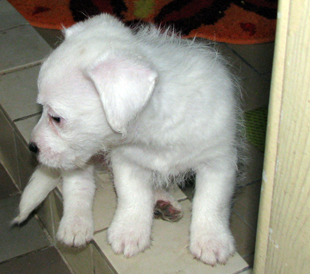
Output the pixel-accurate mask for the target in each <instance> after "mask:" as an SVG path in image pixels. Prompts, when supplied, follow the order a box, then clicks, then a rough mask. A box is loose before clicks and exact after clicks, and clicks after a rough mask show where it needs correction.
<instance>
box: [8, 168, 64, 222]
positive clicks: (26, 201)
mask: <svg viewBox="0 0 310 274" xmlns="http://www.w3.org/2000/svg"><path fill="white" fill-rule="evenodd" d="M59 177H60V174H59V172H57V171H56V170H53V169H50V168H48V167H45V166H42V165H40V166H38V167H37V169H36V170H35V171H34V173H33V174H32V176H31V178H30V180H29V183H28V185H27V186H26V188H25V190H24V192H23V194H22V197H21V201H20V204H19V215H18V216H17V217H16V218H15V219H14V220H13V221H12V224H13V225H14V224H20V223H22V222H23V221H25V220H26V219H27V217H28V216H29V214H30V213H31V212H32V211H33V210H34V209H35V208H36V207H37V206H38V205H39V204H41V203H42V201H43V200H44V199H45V198H46V197H47V195H48V194H49V193H50V192H51V191H52V190H53V189H54V188H55V187H56V186H57V183H58V182H59Z"/></svg>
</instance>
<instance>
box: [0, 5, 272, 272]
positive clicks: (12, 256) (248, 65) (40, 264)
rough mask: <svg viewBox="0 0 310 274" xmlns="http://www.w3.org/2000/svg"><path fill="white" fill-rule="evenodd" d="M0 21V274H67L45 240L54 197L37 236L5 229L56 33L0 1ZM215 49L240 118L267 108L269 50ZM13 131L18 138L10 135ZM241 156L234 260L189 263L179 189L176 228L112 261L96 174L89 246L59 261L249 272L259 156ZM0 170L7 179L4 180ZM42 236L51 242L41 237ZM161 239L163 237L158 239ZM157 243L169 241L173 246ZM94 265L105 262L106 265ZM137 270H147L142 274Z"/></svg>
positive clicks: (164, 226) (158, 224)
mask: <svg viewBox="0 0 310 274" xmlns="http://www.w3.org/2000/svg"><path fill="white" fill-rule="evenodd" d="M0 18H1V20H0V52H1V54H0V104H1V106H2V107H3V108H4V110H5V112H6V113H7V115H8V117H9V118H4V120H3V121H9V120H11V122H12V126H11V125H8V124H7V123H4V122H2V120H0V129H1V135H0V136H1V138H0V148H1V151H0V162H1V163H3V165H4V166H5V167H6V169H4V168H3V166H2V165H0V211H1V212H0V231H1V233H0V273H70V270H69V268H68V267H67V265H66V263H65V262H64V261H63V259H62V257H61V256H60V255H59V250H60V251H61V252H64V253H66V251H65V250H64V249H63V247H61V246H59V245H58V244H55V242H54V240H53V236H54V234H55V229H56V228H57V222H58V221H59V218H60V216H61V206H60V205H59V203H60V202H59V203H58V204H57V203H56V205H55V200H57V201H58V200H59V196H57V195H54V196H51V197H50V199H49V201H47V202H46V204H49V205H48V206H47V207H46V208H45V207H44V206H43V207H42V208H41V209H40V210H39V211H38V214H39V216H40V218H41V221H42V223H43V224H44V225H45V228H44V229H43V228H42V227H41V224H42V223H41V222H39V221H38V220H37V218H36V217H33V218H31V219H30V220H29V221H28V222H27V223H26V224H25V225H23V226H22V227H20V228H14V229H11V228H10V227H9V222H10V220H12V218H13V216H15V214H16V210H17V206H18V200H19V197H20V191H19V189H17V187H15V186H14V184H13V180H14V182H15V183H16V185H17V186H18V187H19V188H20V189H22V188H23V187H24V185H25V183H26V179H25V178H26V177H27V176H28V173H29V172H28V173H27V174H24V170H26V169H27V168H28V167H26V163H28V162H29V161H32V159H31V156H29V155H28V154H27V153H26V152H24V150H23V149H21V147H23V146H24V144H25V141H26V142H27V141H28V140H29V136H30V132H31V130H32V128H33V126H34V125H35V123H36V122H37V120H38V118H39V115H40V108H39V107H38V106H37V105H36V104H35V98H36V93H37V88H36V78H37V73H38V70H39V66H40V63H41V61H42V59H43V58H44V56H46V55H47V54H48V53H49V52H50V51H51V47H50V46H52V47H55V46H56V45H57V44H58V43H59V41H60V39H61V33H60V32H59V31H56V30H44V29H36V31H37V32H36V31H35V29H34V28H32V27H31V26H30V25H29V24H28V23H27V22H26V21H25V20H24V19H23V18H22V17H21V16H20V15H19V14H18V13H17V12H16V11H15V10H14V9H13V8H12V7H11V6H10V5H9V4H8V3H7V2H6V0H0ZM38 33H39V34H40V36H39V35H38ZM41 37H43V39H42V38H41ZM218 47H219V50H220V51H221V52H222V53H223V54H224V55H225V56H226V57H227V58H228V59H229V60H230V61H231V63H232V64H233V67H234V69H233V70H234V71H235V73H237V74H238V75H239V77H240V79H241V84H242V87H243V94H244V96H243V97H244V109H245V110H246V111H248V110H252V109H256V108H258V107H261V106H267V104H268V97H269V86H270V78H271V66H272V58H273V47H274V45H273V43H268V44H259V45H230V44H223V43H222V44H219V45H218ZM0 110H1V109H0ZM1 119H2V118H1ZM17 130H18V131H19V132H20V133H21V136H22V137H20V135H19V134H15V133H14V132H15V131H17ZM22 139H24V140H22ZM12 140H14V141H13V142H12ZM12 151H15V153H16V156H15V158H14V157H10V155H11V154H12V155H13V152H12ZM21 151H22V152H21ZM248 154H249V155H248V158H249V161H248V162H249V163H248V168H247V173H246V176H245V179H244V180H243V181H242V183H240V186H239V188H238V190H237V193H236V195H235V202H234V207H233V212H232V220H231V226H232V231H233V234H234V236H235V238H236V241H237V248H238V254H239V255H240V256H239V255H236V256H235V257H234V258H233V259H232V260H231V261H230V262H229V263H228V264H227V266H224V267H217V268H207V267H206V266H204V265H203V264H201V263H199V262H196V261H194V260H192V258H191V256H190V255H189V254H188V252H187V249H186V246H187V244H188V243H187V237H186V236H187V232H188V223H189V219H190V214H189V213H190V200H191V196H192V192H193V188H192V187H191V186H188V187H187V188H186V189H184V192H185V194H186V195H187V196H185V195H184V194H183V193H182V192H181V191H179V190H178V191H176V193H175V194H174V195H175V196H176V197H177V198H178V199H179V200H180V201H182V202H181V203H182V205H183V207H184V209H185V216H184V218H183V219H182V220H181V221H180V222H179V223H176V224H171V223H166V222H163V221H160V220H156V221H155V224H154V229H153V230H154V231H153V239H154V240H153V245H152V248H151V249H150V250H147V251H146V252H144V253H143V254H141V255H139V256H137V257H135V258H132V259H130V260H126V259H124V258H123V257H122V256H116V255H114V254H113V253H112V252H111V248H110V246H109V245H107V243H106V235H105V233H106V228H107V227H108V225H109V223H110V220H111V218H112V216H113V212H114V209H115V206H116V199H115V194H114V191H113V186H112V184H111V182H110V180H109V178H108V176H107V175H106V174H104V173H103V174H101V175H99V180H98V181H99V187H98V191H97V195H96V200H95V206H94V215H95V231H96V233H95V241H94V242H93V243H92V244H91V245H89V247H87V248H86V249H84V250H81V251H70V252H69V253H68V252H67V253H66V254H67V255H65V258H66V260H67V261H68V262H69V263H71V264H75V265H78V267H77V268H76V269H78V270H77V271H76V270H75V271H76V272H77V273H82V274H84V273H85V274H88V273H113V272H118V273H160V272H158V270H156V269H158V268H156V267H155V268H154V269H152V271H153V272H152V271H151V270H150V269H149V266H150V265H156V264H157V265H158V263H159V262H160V269H162V270H163V269H165V271H163V273H164V272H167V273H168V272H169V273H177V272H178V271H181V272H182V273H227V274H229V273H237V272H238V271H239V272H238V273H241V272H242V271H243V270H244V271H248V270H247V269H248V268H247V264H246V263H245V262H244V261H243V260H242V258H243V259H245V260H246V262H247V263H248V264H249V265H250V266H251V265H252V263H253V254H254V245H255V232H256V224H257V211H258V202H259V193H260V182H261V174H262V163H263V154H262V153H261V152H260V151H258V150H257V149H256V148H255V147H254V146H253V145H251V144H249V152H248ZM6 171H8V172H9V173H10V174H11V177H12V179H11V177H10V176H8V173H7V172H6ZM17 173H18V175H17ZM187 198H189V199H187ZM103 205H104V207H103ZM106 205H108V207H107V206H106ZM44 214H45V215H44ZM46 216H48V217H46ZM48 218H52V219H53V220H54V221H55V220H56V221H55V223H56V224H52V225H51V224H50V223H49V222H48V221H46V219H48ZM46 231H48V232H49V234H50V235H51V238H48V236H47V234H46ZM163 235H164V238H162V237H163ZM180 235H182V236H180ZM165 239H169V241H170V242H171V241H173V242H174V244H173V246H172V245H170V242H169V241H167V240H165ZM172 239H173V240H172ZM175 243H176V244H175ZM166 245H167V250H168V249H169V250H170V253H169V254H170V255H169V256H166V253H165V252H162V251H163V250H165V249H164V247H165V246H166ZM64 253H62V254H64ZM171 254H173V255H171ZM79 255H81V256H83V257H87V256H90V257H91V258H92V260H91V262H89V263H85V262H83V263H82V262H81V261H80V259H79V258H80V257H79ZM241 257H242V258H241ZM102 258H105V260H106V261H109V262H108V263H106V262H105V261H104V260H103V259H102ZM143 262H144V263H143ZM176 264H177V268H176V267H175V265H176ZM203 267H205V268H203ZM102 269H109V271H107V270H106V271H107V272H105V271H104V270H102ZM133 269H134V270H133ZM145 269H148V271H147V272H145ZM27 271H28V272H27ZM240 271H241V272H240ZM242 273H248V272H242Z"/></svg>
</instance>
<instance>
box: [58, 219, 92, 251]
mask: <svg viewBox="0 0 310 274" xmlns="http://www.w3.org/2000/svg"><path fill="white" fill-rule="evenodd" d="M93 234H94V225H93V220H92V219H91V218H83V217H78V216H74V217H70V218H62V220H61V222H60V225H59V228H58V232H57V235H56V238H57V240H59V241H61V242H63V243H64V244H66V245H68V246H73V247H83V246H85V245H86V244H87V243H88V242H90V241H91V240H92V239H93Z"/></svg>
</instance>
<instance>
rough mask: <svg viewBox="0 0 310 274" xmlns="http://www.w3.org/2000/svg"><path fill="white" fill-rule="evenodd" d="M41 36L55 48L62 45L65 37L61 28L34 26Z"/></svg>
mask: <svg viewBox="0 0 310 274" xmlns="http://www.w3.org/2000/svg"><path fill="white" fill-rule="evenodd" d="M34 29H35V30H36V31H37V32H38V33H39V34H40V36H41V37H42V38H43V39H44V40H45V41H46V42H47V43H48V44H49V45H50V46H51V47H52V48H53V49H54V48H56V47H57V46H59V45H60V43H61V42H62V41H63V39H64V37H63V34H62V31H61V30H57V29H42V28H37V27H34Z"/></svg>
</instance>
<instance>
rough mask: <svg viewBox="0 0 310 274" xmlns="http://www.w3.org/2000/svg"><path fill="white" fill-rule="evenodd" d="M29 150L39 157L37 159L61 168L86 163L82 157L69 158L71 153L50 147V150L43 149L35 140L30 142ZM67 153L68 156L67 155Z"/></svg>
mask: <svg viewBox="0 0 310 274" xmlns="http://www.w3.org/2000/svg"><path fill="white" fill-rule="evenodd" d="M28 147H29V150H30V151H31V152H32V153H33V154H34V155H35V156H36V157H37V160H38V161H39V162H40V163H41V164H42V165H45V166H48V167H51V168H60V169H64V170H69V169H76V168H80V167H82V166H84V165H85V162H84V161H82V159H79V158H74V159H69V157H68V155H70V153H68V152H67V153H55V152H53V151H52V150H50V149H49V151H48V152H46V151H44V152H43V151H42V150H41V149H40V148H39V146H38V145H37V144H36V143H35V142H30V143H29V146H28ZM65 155H66V156H65Z"/></svg>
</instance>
